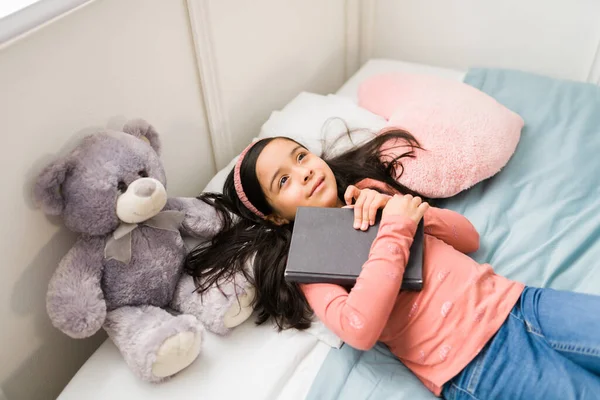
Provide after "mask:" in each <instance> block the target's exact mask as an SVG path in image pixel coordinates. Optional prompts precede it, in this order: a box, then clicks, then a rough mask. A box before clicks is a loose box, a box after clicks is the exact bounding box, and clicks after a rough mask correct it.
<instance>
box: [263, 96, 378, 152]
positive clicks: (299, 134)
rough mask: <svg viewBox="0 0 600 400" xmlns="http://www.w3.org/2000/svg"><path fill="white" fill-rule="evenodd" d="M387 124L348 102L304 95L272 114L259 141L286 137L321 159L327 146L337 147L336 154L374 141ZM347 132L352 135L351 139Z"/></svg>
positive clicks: (335, 97)
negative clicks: (365, 142)
mask: <svg viewBox="0 0 600 400" xmlns="http://www.w3.org/2000/svg"><path fill="white" fill-rule="evenodd" d="M386 122H387V121H386V120H385V118H383V117H380V116H379V115H376V114H373V113H372V112H370V111H367V110H365V109H364V108H361V107H359V106H358V105H356V104H355V103H354V102H353V101H352V100H350V99H348V98H345V97H341V96H336V95H333V94H330V95H328V96H322V95H318V94H314V93H307V92H302V93H300V94H299V95H298V96H296V98H295V99H294V100H292V101H291V102H290V103H289V104H288V105H286V106H285V107H284V109H283V110H281V111H274V112H273V113H271V117H270V118H269V120H268V121H267V122H266V123H265V124H264V125H263V126H262V129H261V131H260V134H259V135H258V137H259V138H265V137H273V136H287V137H290V138H292V139H294V140H296V141H298V142H300V143H301V144H303V145H305V146H306V147H307V148H308V149H309V150H310V151H311V152H313V153H315V154H318V155H321V154H322V153H323V150H324V149H325V148H326V145H329V144H332V143H335V146H334V147H333V148H334V149H335V151H334V153H337V152H339V151H344V150H347V149H348V148H350V147H352V146H353V142H354V144H356V143H360V142H362V141H363V140H367V139H369V138H371V137H373V134H374V133H376V132H378V131H379V130H381V129H382V128H383V127H384V126H385V124H386ZM348 130H350V131H353V133H352V135H351V137H349V136H348V135H346V133H347V131H348ZM350 138H351V139H352V140H350ZM337 139H340V140H337ZM336 140H337V141H336Z"/></svg>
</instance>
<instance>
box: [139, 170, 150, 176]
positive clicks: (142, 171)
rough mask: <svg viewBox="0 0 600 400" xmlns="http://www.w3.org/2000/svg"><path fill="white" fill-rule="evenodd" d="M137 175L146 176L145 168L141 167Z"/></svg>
mask: <svg viewBox="0 0 600 400" xmlns="http://www.w3.org/2000/svg"><path fill="white" fill-rule="evenodd" d="M138 175H139V176H141V177H142V178H147V177H148V172H147V171H146V170H145V169H143V170H141V171H140V172H138Z"/></svg>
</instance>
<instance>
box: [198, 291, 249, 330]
mask: <svg viewBox="0 0 600 400" xmlns="http://www.w3.org/2000/svg"><path fill="white" fill-rule="evenodd" d="M199 296H200V297H201V299H202V305H203V307H202V309H201V312H200V313H199V315H197V316H198V319H199V320H200V322H202V324H203V325H204V326H205V327H206V329H208V330H209V331H211V332H213V333H216V334H218V335H227V334H229V332H231V330H232V329H233V328H235V327H236V326H238V325H240V324H241V323H242V322H244V321H246V320H247V319H248V318H249V317H250V315H252V312H253V311H254V307H253V306H252V302H253V300H254V297H255V291H254V287H252V286H250V285H247V286H242V285H240V284H238V283H235V284H234V283H232V282H227V283H224V284H222V285H221V286H220V287H217V286H215V287H211V288H210V289H208V290H207V291H206V292H205V293H203V294H202V295H199Z"/></svg>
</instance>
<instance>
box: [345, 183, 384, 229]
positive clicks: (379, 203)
mask: <svg viewBox="0 0 600 400" xmlns="http://www.w3.org/2000/svg"><path fill="white" fill-rule="evenodd" d="M390 199H391V196H388V195H385V194H381V193H379V192H377V191H375V190H372V189H362V190H361V189H359V188H357V187H356V186H353V185H350V186H348V189H346V193H344V200H345V201H346V204H347V205H348V206H352V207H353V208H354V229H360V230H362V231H366V230H367V229H368V228H369V226H372V225H374V224H375V216H376V215H377V210H379V209H380V208H383V207H385V205H386V204H387V202H388V201H389V200H390ZM353 200H356V202H355V203H354V205H352V201H353Z"/></svg>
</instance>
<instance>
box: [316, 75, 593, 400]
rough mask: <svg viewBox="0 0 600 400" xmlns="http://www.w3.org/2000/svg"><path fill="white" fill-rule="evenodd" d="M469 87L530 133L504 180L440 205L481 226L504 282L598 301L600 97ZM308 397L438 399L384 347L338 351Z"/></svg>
mask: <svg viewBox="0 0 600 400" xmlns="http://www.w3.org/2000/svg"><path fill="white" fill-rule="evenodd" d="M464 81H465V83H467V84H469V85H472V86H473V87H475V88H477V89H479V90H481V91H483V92H485V93H487V94H489V95H490V96H492V97H494V98H495V99H496V100H497V101H498V102H500V103H501V104H504V105H505V106H506V107H508V108H509V109H511V110H513V111H515V112H516V113H518V114H519V115H521V116H522V117H523V119H524V121H525V127H524V128H523V130H522V134H521V139H520V142H519V144H518V146H517V149H516V151H515V153H514V154H513V156H512V158H511V159H510V161H509V162H508V164H507V165H506V166H505V167H504V168H503V169H502V171H500V172H499V173H498V174H496V175H495V176H493V177H492V178H490V179H487V180H485V181H483V182H481V183H479V184H478V185H476V186H474V187H473V188H471V189H469V190H467V191H464V192H462V193H459V194H458V195H457V196H454V197H452V198H450V199H447V200H444V201H441V202H440V203H439V204H438V206H439V207H442V208H449V209H452V210H455V211H457V212H459V213H461V214H462V215H464V216H466V217H467V218H468V219H469V220H470V221H471V222H472V223H473V225H474V226H475V228H476V229H477V231H478V232H479V233H480V248H479V250H478V251H477V252H475V253H474V254H472V257H473V258H474V259H475V260H476V261H478V262H480V263H489V264H491V265H492V266H493V268H494V269H495V271H496V272H497V273H499V274H500V275H503V276H506V277H508V278H509V279H514V280H517V281H520V282H523V283H525V284H526V285H530V286H535V287H550V288H554V289H562V290H572V291H577V292H582V293H590V294H596V295H600V263H599V262H598V260H600V196H599V195H600V174H598V170H599V169H600V158H599V157H598V152H599V151H600V113H599V112H598V110H600V88H599V87H597V86H595V85H591V84H585V83H580V82H572V81H565V80H558V79H552V78H549V77H545V76H540V75H536V74H531V73H526V72H520V71H511V70H497V69H472V70H470V71H469V72H468V73H467V75H466V77H465V79H464ZM566 318H567V319H568V317H566ZM566 321H567V320H566ZM308 398H309V399H318V400H329V399H331V400H334V399H349V400H352V399H365V398H373V399H379V398H383V399H387V398H394V399H398V400H402V399H410V400H419V399H435V398H436V397H435V396H433V394H432V393H431V392H429V391H428V390H427V389H426V388H425V387H424V386H423V385H422V384H421V383H420V382H419V381H418V380H417V378H416V377H415V376H414V375H413V374H411V373H410V372H409V371H408V370H407V369H406V367H404V366H403V365H401V364H400V362H399V361H398V360H397V359H396V358H395V357H394V356H393V355H392V354H391V353H390V352H389V350H387V349H386V348H385V347H384V346H383V345H378V346H377V347H376V348H375V349H373V350H371V351H369V352H360V351H357V350H354V349H352V348H350V347H348V346H344V347H342V348H341V349H340V350H339V351H333V350H332V351H330V353H329V355H328V357H327V359H326V361H325V363H324V364H323V366H322V369H321V371H320V372H319V374H318V375H317V378H316V379H315V381H314V383H313V388H312V390H311V392H310V393H309V397H308Z"/></svg>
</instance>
